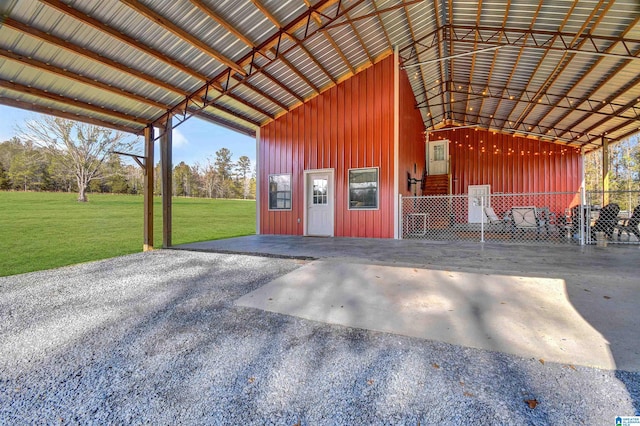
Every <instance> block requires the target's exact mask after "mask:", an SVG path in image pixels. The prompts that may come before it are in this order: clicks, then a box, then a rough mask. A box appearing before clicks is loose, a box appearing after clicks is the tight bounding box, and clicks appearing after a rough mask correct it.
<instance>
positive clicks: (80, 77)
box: [0, 48, 167, 110]
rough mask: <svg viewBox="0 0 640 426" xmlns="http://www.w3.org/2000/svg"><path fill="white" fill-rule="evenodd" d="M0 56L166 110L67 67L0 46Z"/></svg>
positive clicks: (157, 103) (163, 106)
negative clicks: (41, 60)
mask: <svg viewBox="0 0 640 426" xmlns="http://www.w3.org/2000/svg"><path fill="white" fill-rule="evenodd" d="M0 56H1V57H4V58H7V59H11V60H13V61H16V62H19V63H22V64H26V65H28V66H30V67H33V68H37V69H39V70H41V71H44V72H49V73H52V74H57V75H59V76H61V77H65V78H67V79H69V80H73V81H76V82H78V83H83V84H86V85H88V86H91V87H95V88H96V89H101V90H104V91H107V92H110V93H113V94H114V95H118V96H123V97H125V98H128V99H132V100H135V101H136V102H140V103H142V104H145V105H149V106H152V107H155V108H159V109H162V110H166V109H167V106H166V105H165V104H163V103H160V102H156V101H154V100H152V99H148V98H145V97H144V96H140V95H138V94H136V93H132V92H128V91H126V90H124V89H120V88H117V87H114V86H111V85H109V84H106V83H102V82H101V81H97V80H94V79H92V78H89V77H86V76H83V75H79V74H76V73H73V72H71V71H69V70H67V69H63V68H60V67H57V66H55V65H53V64H50V63H44V62H40V61H38V60H36V59H33V58H29V57H26V56H24V55H19V54H17V53H14V52H11V51H9V50H5V49H2V48H0Z"/></svg>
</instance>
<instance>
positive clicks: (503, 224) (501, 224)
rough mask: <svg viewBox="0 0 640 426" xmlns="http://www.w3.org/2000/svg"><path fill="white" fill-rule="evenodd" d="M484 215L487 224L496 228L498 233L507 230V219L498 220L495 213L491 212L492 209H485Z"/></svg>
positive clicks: (508, 221)
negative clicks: (487, 221)
mask: <svg viewBox="0 0 640 426" xmlns="http://www.w3.org/2000/svg"><path fill="white" fill-rule="evenodd" d="M484 214H485V216H487V219H488V220H489V223H490V224H491V225H494V226H496V227H497V228H498V230H499V231H500V232H505V231H506V230H507V229H506V228H507V225H508V224H509V223H510V222H511V221H510V220H507V219H500V218H499V217H498V215H497V214H496V212H495V211H494V210H493V207H485V208H484Z"/></svg>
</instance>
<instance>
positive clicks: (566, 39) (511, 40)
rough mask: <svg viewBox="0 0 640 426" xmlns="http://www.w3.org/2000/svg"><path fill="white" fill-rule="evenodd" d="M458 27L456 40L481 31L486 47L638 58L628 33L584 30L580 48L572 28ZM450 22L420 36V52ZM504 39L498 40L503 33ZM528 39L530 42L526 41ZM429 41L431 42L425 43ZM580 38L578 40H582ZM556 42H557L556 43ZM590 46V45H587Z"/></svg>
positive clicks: (432, 44) (432, 45)
mask: <svg viewBox="0 0 640 426" xmlns="http://www.w3.org/2000/svg"><path fill="white" fill-rule="evenodd" d="M452 26H453V27H454V29H455V31H454V33H453V36H454V39H453V40H452V41H454V42H456V43H462V44H464V43H467V44H473V43H475V35H476V32H477V33H478V40H479V42H480V43H481V44H483V45H484V46H486V47H490V46H499V47H507V46H513V47H525V48H532V49H534V48H535V49H543V50H552V51H557V52H569V53H584V54H592V55H595V56H599V55H600V56H608V57H614V58H617V59H638V57H637V56H634V55H633V54H632V50H633V49H632V48H631V46H636V45H637V44H638V43H640V39H629V38H625V37H610V36H602V35H596V34H582V35H580V38H579V41H582V39H583V38H584V39H586V41H587V42H586V43H584V49H582V50H576V49H575V48H574V46H575V43H574V45H572V44H571V42H570V40H574V39H575V36H576V33H569V32H560V31H557V32H554V31H545V30H536V29H522V28H514V27H490V26H479V27H478V26H475V25H452ZM448 27H449V25H448V24H447V25H441V26H440V25H439V26H438V28H437V29H435V30H433V31H432V32H431V33H429V34H427V35H425V36H424V37H422V38H421V39H420V40H418V41H416V43H415V44H416V45H417V46H420V47H422V48H423V50H422V51H420V52H418V55H421V54H423V53H425V52H426V51H428V50H430V49H434V48H437V47H438V46H437V42H435V39H436V38H437V37H434V36H435V35H436V34H437V33H438V32H445V31H448ZM501 35H502V39H503V40H504V41H498V40H499V38H500V36H501ZM525 39H526V41H527V43H525V42H524V40H525ZM427 41H429V42H428V43H425V42H427ZM579 41H577V42H576V43H578V42H579ZM552 42H553V43H552ZM605 43H606V44H607V47H608V46H609V45H610V44H611V43H620V44H621V45H622V46H623V50H624V51H625V52H626V53H625V54H608V53H607V52H606V49H607V47H603V45H604V44H605ZM410 47H411V46H407V47H404V48H403V49H402V51H405V50H407V49H408V48H410ZM587 48H588V49H587Z"/></svg>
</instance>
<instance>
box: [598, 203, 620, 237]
mask: <svg viewBox="0 0 640 426" xmlns="http://www.w3.org/2000/svg"><path fill="white" fill-rule="evenodd" d="M618 213H620V206H619V205H617V204H616V203H611V204H607V205H606V206H604V207H603V208H602V210H600V216H598V218H597V219H596V223H595V224H594V225H593V226H592V227H591V239H592V240H593V241H596V235H595V233H596V232H604V234H605V235H606V236H607V238H609V239H610V240H611V239H613V230H614V229H615V227H616V226H617V225H618Z"/></svg>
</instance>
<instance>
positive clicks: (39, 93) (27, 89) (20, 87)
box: [0, 80, 147, 125]
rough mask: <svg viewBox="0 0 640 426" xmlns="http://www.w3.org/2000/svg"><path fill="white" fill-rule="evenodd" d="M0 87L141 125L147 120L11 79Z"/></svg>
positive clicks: (0, 84) (1, 82)
mask: <svg viewBox="0 0 640 426" xmlns="http://www.w3.org/2000/svg"><path fill="white" fill-rule="evenodd" d="M0 87H3V88H5V89H9V90H13V91H15V92H19V93H25V94H27V95H31V96H35V97H38V98H42V99H48V100H51V101H55V102H60V103H63V104H65V105H69V106H73V107H76V108H81V109H85V110H87V111H93V112H97V113H100V114H104V115H107V116H110V117H114V118H117V119H120V120H126V121H130V122H133V123H138V124H142V125H146V124H147V120H145V119H142V118H140V117H135V116H133V115H129V114H125V113H123V112H119V111H115V110H111V109H107V108H104V107H100V106H98V105H93V104H89V103H87V102H82V101H78V100H75V99H71V98H67V97H65V96H61V95H57V94H55V93H51V92H47V91H46V90H41V89H38V88H35V87H31V86H25V85H24V84H20V83H14V82H11V81H6V80H0Z"/></svg>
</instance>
